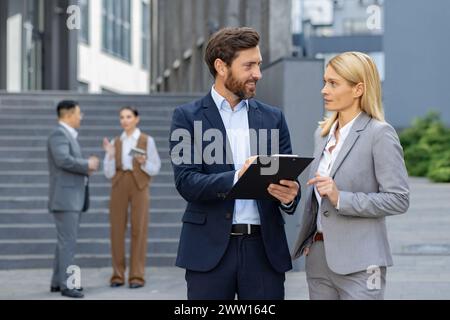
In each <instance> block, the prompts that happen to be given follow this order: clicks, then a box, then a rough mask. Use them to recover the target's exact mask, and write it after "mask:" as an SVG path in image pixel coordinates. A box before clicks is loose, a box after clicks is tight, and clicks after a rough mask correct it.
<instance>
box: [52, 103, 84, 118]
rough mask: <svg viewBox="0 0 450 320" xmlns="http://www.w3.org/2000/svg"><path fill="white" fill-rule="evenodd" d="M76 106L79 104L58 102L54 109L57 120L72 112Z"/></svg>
mask: <svg viewBox="0 0 450 320" xmlns="http://www.w3.org/2000/svg"><path fill="white" fill-rule="evenodd" d="M77 106H79V103H78V102H77V101H74V100H63V101H61V102H59V103H58V107H57V108H56V113H57V114H58V118H62V117H63V116H64V115H66V114H67V113H68V112H73V111H74V110H75V108H76V107H77Z"/></svg>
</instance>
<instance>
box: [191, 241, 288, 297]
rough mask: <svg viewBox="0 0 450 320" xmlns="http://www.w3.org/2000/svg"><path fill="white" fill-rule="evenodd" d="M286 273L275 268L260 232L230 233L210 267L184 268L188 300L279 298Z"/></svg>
mask: <svg viewBox="0 0 450 320" xmlns="http://www.w3.org/2000/svg"><path fill="white" fill-rule="evenodd" d="M284 281H285V274H284V272H283V273H279V272H277V271H275V270H274V269H273V268H272V266H271V264H270V262H269V260H268V259H267V256H266V253H265V251H264V246H263V242H262V238H261V235H259V234H258V235H242V236H231V239H230V242H229V244H228V248H227V250H226V252H225V254H224V256H223V258H222V260H221V261H220V262H219V264H218V265H217V266H216V267H215V268H214V269H213V270H211V271H207V272H199V271H193V270H186V282H187V298H188V299H189V300H234V299H235V297H236V295H237V298H238V299H239V300H267V299H269V300H282V299H284Z"/></svg>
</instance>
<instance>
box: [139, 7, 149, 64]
mask: <svg viewBox="0 0 450 320" xmlns="http://www.w3.org/2000/svg"><path fill="white" fill-rule="evenodd" d="M141 31H142V68H144V69H148V67H149V60H150V57H149V54H150V6H149V4H148V2H147V1H145V0H144V1H142V30H141Z"/></svg>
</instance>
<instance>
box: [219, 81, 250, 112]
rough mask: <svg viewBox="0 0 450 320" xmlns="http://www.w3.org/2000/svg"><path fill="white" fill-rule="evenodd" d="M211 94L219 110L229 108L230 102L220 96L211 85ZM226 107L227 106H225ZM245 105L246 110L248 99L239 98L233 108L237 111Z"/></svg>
mask: <svg viewBox="0 0 450 320" xmlns="http://www.w3.org/2000/svg"><path fill="white" fill-rule="evenodd" d="M211 96H212V98H213V100H214V103H215V104H216V106H217V108H218V109H219V111H220V110H226V109H229V110H231V107H230V104H229V103H228V101H227V100H226V99H225V98H224V97H222V96H221V95H220V94H219V93H218V92H217V91H216V89H215V88H214V86H212V88H211ZM227 107H228V108H227ZM243 107H245V108H246V109H247V111H248V99H246V100H241V101H240V102H239V103H238V104H237V105H236V107H235V108H234V110H236V111H238V110H240V109H241V108H243Z"/></svg>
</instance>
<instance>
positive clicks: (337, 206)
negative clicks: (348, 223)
mask: <svg viewBox="0 0 450 320" xmlns="http://www.w3.org/2000/svg"><path fill="white" fill-rule="evenodd" d="M340 200H341V196H340V195H339V196H338V201H337V204H336V207H335V208H336V210H339V201H340Z"/></svg>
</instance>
